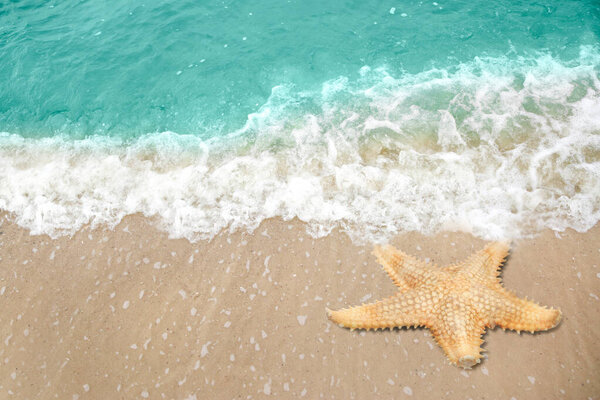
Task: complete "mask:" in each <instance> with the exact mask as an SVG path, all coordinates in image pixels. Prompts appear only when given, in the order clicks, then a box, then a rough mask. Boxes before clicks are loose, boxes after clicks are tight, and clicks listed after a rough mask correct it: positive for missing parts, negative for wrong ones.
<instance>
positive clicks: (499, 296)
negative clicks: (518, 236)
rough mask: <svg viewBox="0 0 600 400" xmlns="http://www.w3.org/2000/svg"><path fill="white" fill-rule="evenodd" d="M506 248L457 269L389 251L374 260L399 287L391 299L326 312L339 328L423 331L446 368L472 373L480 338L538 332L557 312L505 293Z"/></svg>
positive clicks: (495, 246)
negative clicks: (496, 330) (497, 332)
mask: <svg viewBox="0 0 600 400" xmlns="http://www.w3.org/2000/svg"><path fill="white" fill-rule="evenodd" d="M508 251H509V244H508V243H506V242H493V243H490V244H488V245H487V246H486V247H485V248H484V249H483V250H481V251H479V252H477V253H474V254H473V255H471V256H470V257H469V258H468V259H467V260H466V261H464V262H462V263H460V264H452V265H449V266H447V267H444V268H438V267H437V266H435V265H433V264H429V263H425V262H423V261H420V260H418V259H417V258H414V257H411V256H409V255H407V254H405V253H403V252H401V251H399V250H396V249H395V248H393V247H392V246H385V247H376V248H375V251H374V252H373V254H374V255H375V256H376V257H377V259H378V261H379V262H380V263H381V264H382V265H383V268H384V269H385V271H386V272H387V273H388V275H389V276H390V278H391V279H392V281H394V283H395V284H396V286H398V288H399V291H398V293H396V294H395V295H393V296H391V297H389V298H387V299H385V300H381V301H377V302H375V303H372V304H363V305H362V306H358V307H352V308H347V309H343V310H339V311H331V310H329V309H328V310H327V313H328V316H329V318H330V319H331V320H332V321H333V322H335V323H337V324H339V325H340V326H343V327H346V328H350V329H352V330H354V329H367V330H370V329H385V328H393V327H421V326H423V327H426V328H428V329H429V330H430V331H431V333H432V334H433V337H434V338H435V340H436V341H437V343H438V344H439V345H440V346H441V347H442V349H443V350H444V352H445V353H446V355H447V357H448V359H449V360H450V362H451V363H453V364H455V365H458V366H460V367H463V368H471V367H472V366H473V365H475V364H477V363H479V362H480V360H481V358H482V355H481V351H482V349H481V344H482V343H483V340H482V339H481V335H482V334H483V333H484V332H485V329H486V328H493V327H495V326H496V325H497V326H500V327H501V328H503V329H512V330H516V331H518V332H519V333H520V331H530V332H532V333H533V332H534V331H543V330H547V329H550V328H553V327H555V326H556V325H558V323H559V322H560V319H561V312H560V310H555V309H551V308H550V309H548V308H546V307H542V306H540V305H538V304H536V303H534V302H532V301H529V300H527V299H522V298H519V297H517V296H516V295H515V294H514V293H512V292H509V291H508V290H506V289H504V288H503V287H502V285H501V281H500V278H499V274H500V267H501V265H502V263H503V262H504V261H505V258H506V256H507V255H508Z"/></svg>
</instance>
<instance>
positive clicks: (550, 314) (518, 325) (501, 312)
mask: <svg viewBox="0 0 600 400" xmlns="http://www.w3.org/2000/svg"><path fill="white" fill-rule="evenodd" d="M503 292H504V293H503V295H502V296H501V298H499V299H498V300H496V304H494V306H495V307H494V315H493V320H492V322H493V325H498V326H499V327H501V328H502V329H511V330H515V331H518V332H520V331H529V332H531V333H533V332H535V331H545V330H548V329H551V328H554V327H555V326H556V325H558V324H559V322H560V320H561V318H562V313H561V312H560V310H555V309H553V308H547V307H543V306H540V305H539V304H537V303H535V302H533V301H530V300H527V299H522V298H519V297H517V296H516V295H515V294H514V293H511V292H508V291H506V290H503Z"/></svg>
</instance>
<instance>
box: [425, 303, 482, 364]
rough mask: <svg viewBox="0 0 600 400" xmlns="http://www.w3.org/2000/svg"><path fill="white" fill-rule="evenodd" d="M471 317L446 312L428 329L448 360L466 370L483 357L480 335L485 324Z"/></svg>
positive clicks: (449, 311)
mask: <svg viewBox="0 0 600 400" xmlns="http://www.w3.org/2000/svg"><path fill="white" fill-rule="evenodd" d="M469 314H471V315H474V314H473V313H469ZM471 315H470V316H469V317H464V316H463V317H460V316H459V315H458V314H457V313H456V311H454V312H453V311H451V310H448V311H447V313H446V312H445V313H444V314H443V316H442V319H441V321H439V322H438V323H435V324H434V326H433V327H432V328H430V330H431V333H432V335H433V337H434V338H435V341H436V342H437V343H438V345H439V346H440V347H441V348H442V350H444V353H446V356H447V357H448V360H449V361H450V362H451V363H452V364H454V365H457V366H459V367H462V368H466V369H469V368H471V367H472V366H474V365H475V364H477V363H479V362H480V360H481V358H482V357H483V355H482V354H481V352H482V348H481V345H482V344H483V339H482V338H481V335H483V333H484V332H485V322H484V321H482V320H479V319H473V318H472V317H471Z"/></svg>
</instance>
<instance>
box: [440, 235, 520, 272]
mask: <svg viewBox="0 0 600 400" xmlns="http://www.w3.org/2000/svg"><path fill="white" fill-rule="evenodd" d="M509 249H510V242H492V243H489V244H488V245H487V246H485V247H484V248H483V249H482V250H480V251H478V252H477V253H475V254H473V255H472V256H470V257H469V258H468V259H467V260H465V261H464V262H462V263H460V264H453V265H449V266H448V267H445V268H444V270H457V269H458V270H462V271H465V272H467V273H471V274H473V275H475V276H480V277H483V278H484V279H488V280H489V279H490V278H492V279H494V280H495V279H496V278H497V277H498V275H500V267H501V266H502V264H503V263H504V261H505V260H506V257H507V256H508V252H509Z"/></svg>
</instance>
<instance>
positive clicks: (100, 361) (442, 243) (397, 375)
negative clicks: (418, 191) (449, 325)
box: [0, 214, 600, 400]
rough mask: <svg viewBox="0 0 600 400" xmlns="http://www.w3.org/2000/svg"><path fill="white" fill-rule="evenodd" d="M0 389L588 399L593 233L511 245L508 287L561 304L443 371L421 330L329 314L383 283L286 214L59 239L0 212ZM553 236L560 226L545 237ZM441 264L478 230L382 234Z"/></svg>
mask: <svg viewBox="0 0 600 400" xmlns="http://www.w3.org/2000/svg"><path fill="white" fill-rule="evenodd" d="M0 217H1V220H2V222H1V224H0V232H1V234H0V302H1V304H2V308H1V311H0V363H1V365H2V368H1V373H0V398H6V399H11V398H12V399H54V398H58V399H136V398H148V399H163V398H164V399H233V398H236V399H237V398H239V399H251V398H265V397H267V396H271V397H275V398H283V399H285V398H299V397H304V398H307V399H316V398H336V399H353V398H356V399H371V398H386V399H389V398H400V399H401V398H411V397H412V398H442V399H446V398H447V399H468V398H472V399H511V398H514V399H519V400H520V399H554V398H557V399H561V398H564V399H575V398H577V399H587V398H598V396H600V333H599V329H598V328H599V327H600V299H599V296H600V227H599V226H596V227H595V228H593V229H592V230H590V231H589V232H587V233H577V232H574V231H568V232H565V233H563V234H560V235H555V233H554V232H550V231H547V232H543V233H542V234H541V235H540V236H539V237H537V238H534V239H526V240H519V241H516V242H514V243H513V252H512V254H511V256H510V258H509V259H508V262H507V264H506V266H505V267H504V272H503V281H504V285H505V287H507V288H508V289H510V290H514V291H516V293H517V294H518V295H519V296H527V297H528V298H532V299H534V300H535V301H537V302H540V303H541V304H543V305H547V306H553V307H559V308H561V310H562V312H563V320H562V322H561V324H560V325H559V326H558V327H557V328H555V329H553V330H551V331H549V332H544V333H539V334H534V335H532V334H528V333H523V334H521V335H518V334H517V333H515V332H510V331H506V332H503V331H502V330H501V329H495V330H491V331H488V333H487V334H486V335H485V337H484V339H485V342H486V343H485V345H484V347H485V349H486V351H487V352H486V359H485V360H484V361H483V362H482V364H480V365H479V366H477V367H476V368H474V369H472V370H468V371H465V370H462V369H459V368H457V367H455V366H452V365H450V364H449V363H448V362H447V360H446V358H445V356H444V354H443V352H442V350H441V349H440V348H439V347H437V345H436V344H435V342H434V341H433V339H432V338H431V336H430V335H429V333H428V331H427V330H421V329H417V330H412V329H408V330H407V329H401V330H398V329H395V330H391V331H389V330H387V331H383V332H382V331H380V332H361V331H354V332H351V331H349V330H347V329H343V328H340V327H338V326H336V325H334V324H332V323H331V322H329V321H328V320H327V318H326V314H325V308H326V307H329V308H332V309H337V308H341V307H347V306H351V305H356V304H359V303H361V302H369V301H373V300H377V299H380V298H383V297H387V296H389V295H391V294H393V293H394V291H395V286H394V285H393V283H392V282H391V281H390V280H389V278H388V277H387V275H386V274H385V273H384V272H383V270H382V269H381V267H380V266H379V265H378V264H377V263H376V261H375V257H374V256H372V255H371V249H372V247H371V246H370V245H367V246H356V245H354V244H352V243H351V241H350V240H349V239H348V237H347V236H346V235H344V234H342V233H339V232H334V233H333V234H331V235H329V236H327V237H325V238H322V239H318V240H315V239H312V238H311V237H310V236H309V235H307V234H306V233H305V230H304V226H303V224H302V223H301V222H298V221H292V222H285V221H281V220H269V221H266V222H264V223H263V224H262V225H261V226H260V227H259V228H258V229H257V230H256V231H255V232H254V233H253V234H248V233H234V234H228V233H223V234H222V235H220V236H218V237H216V238H214V239H213V240H212V241H206V242H198V243H190V242H188V241H186V240H183V239H176V240H175V239H169V238H168V235H167V234H165V233H163V232H160V231H158V230H157V229H155V228H154V227H153V226H152V225H151V224H150V223H149V222H148V221H147V220H146V219H144V218H142V217H140V216H130V217H127V218H126V219H125V220H124V221H123V222H122V223H121V224H120V225H119V226H118V227H116V228H115V229H114V230H104V229H95V230H90V229H84V230H82V231H80V232H78V233H77V234H76V235H74V236H73V237H71V238H68V237H63V238H59V239H57V240H52V239H50V238H49V237H47V236H31V235H30V234H29V232H28V231H27V230H25V229H22V228H20V227H18V226H17V225H16V224H14V223H12V222H10V219H9V218H8V216H7V215H6V214H2V215H0ZM559 236H560V237H559ZM392 243H393V244H394V245H396V246H397V247H399V248H401V249H402V250H404V251H405V252H407V253H409V254H413V255H416V256H418V257H421V258H429V259H431V260H432V261H434V262H436V263H438V264H439V265H444V264H446V263H450V262H454V261H460V260H462V259H464V258H465V257H467V256H468V255H469V254H471V253H472V252H473V251H476V250H479V249H480V248H481V247H483V245H484V242H483V241H481V240H479V239H476V238H473V237H472V236H470V235H468V234H464V233H441V234H438V235H436V236H434V237H425V236H422V235H420V234H414V233H410V234H405V235H401V236H399V237H397V238H396V239H395V240H393V241H392Z"/></svg>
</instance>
